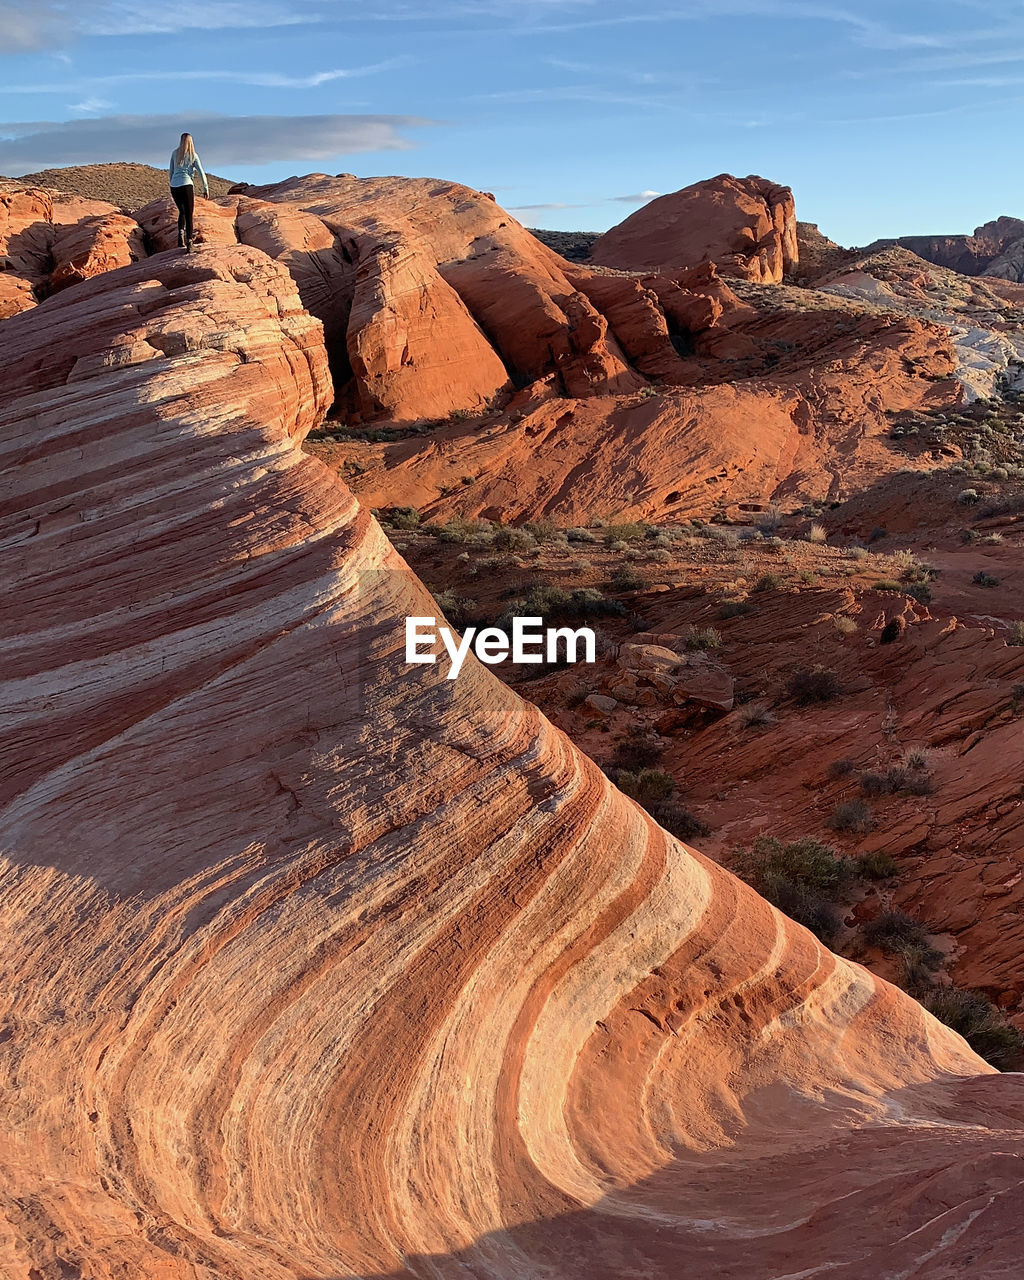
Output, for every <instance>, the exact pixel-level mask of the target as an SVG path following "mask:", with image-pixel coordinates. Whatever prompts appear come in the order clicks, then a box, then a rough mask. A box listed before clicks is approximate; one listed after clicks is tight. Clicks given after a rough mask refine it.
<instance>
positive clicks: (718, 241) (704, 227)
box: [591, 173, 799, 284]
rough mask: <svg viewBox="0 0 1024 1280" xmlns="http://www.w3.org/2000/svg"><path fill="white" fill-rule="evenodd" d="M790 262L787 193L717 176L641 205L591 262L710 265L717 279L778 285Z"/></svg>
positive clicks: (763, 183)
mask: <svg viewBox="0 0 1024 1280" xmlns="http://www.w3.org/2000/svg"><path fill="white" fill-rule="evenodd" d="M798 256H799V250H798V246H797V224H796V211H795V206H794V202H793V192H792V191H791V190H790V189H789V187H782V186H779V185H778V184H776V183H774V182H769V181H768V180H767V179H765V178H758V177H755V176H751V177H749V178H734V177H732V175H731V174H728V173H722V174H719V175H718V177H717V178H711V179H710V180H709V181H707V182H695V183H694V184H693V185H692V186H689V187H684V188H683V190H682V191H674V192H672V193H671V194H670V195H665V196H660V197H659V198H658V199H657V200H652V201H651V202H650V203H649V204H645V205H643V206H642V207H641V208H639V209H637V210H636V212H635V213H631V214H630V216H629V217H628V218H626V219H625V221H623V222H620V223H619V225H618V226H616V227H612V229H611V230H610V231H607V232H606V233H605V234H604V235H603V236H602V237H601V238H600V240H598V241H597V243H596V244H595V246H594V251H593V254H592V258H591V260H592V261H593V262H595V263H598V264H600V265H602V266H606V267H618V268H620V269H623V270H630V271H673V270H678V269H679V268H680V267H693V266H697V265H698V264H700V263H702V262H713V263H714V264H715V265H716V266H717V267H718V269H719V271H720V272H721V273H722V274H723V275H727V276H735V277H738V278H739V279H741V280H752V281H754V282H755V283H759V284H778V283H779V282H780V281H781V280H782V278H783V276H784V275H786V274H787V273H789V272H791V271H792V270H793V268H794V267H795V266H796V264H797V260H798Z"/></svg>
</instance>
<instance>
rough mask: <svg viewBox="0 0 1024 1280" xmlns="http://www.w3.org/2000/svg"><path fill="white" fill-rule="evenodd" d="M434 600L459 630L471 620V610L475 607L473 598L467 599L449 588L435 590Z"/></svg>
mask: <svg viewBox="0 0 1024 1280" xmlns="http://www.w3.org/2000/svg"><path fill="white" fill-rule="evenodd" d="M434 600H435V602H436V603H437V607H438V608H439V609H440V610H441V612H442V613H443V614H444V616H445V617H446V618H447V619H448V621H449V622H450V623H451V624H452V626H453V627H456V628H457V629H458V630H460V631H461V630H462V628H463V627H464V626H466V624H467V623H468V622H470V621H471V619H472V617H473V611H474V610H475V609H476V607H477V603H476V601H475V600H469V599H467V598H466V597H465V596H460V595H457V594H456V593H455V592H454V591H452V590H451V588H448V589H447V590H445V591H438V592H435V593H434Z"/></svg>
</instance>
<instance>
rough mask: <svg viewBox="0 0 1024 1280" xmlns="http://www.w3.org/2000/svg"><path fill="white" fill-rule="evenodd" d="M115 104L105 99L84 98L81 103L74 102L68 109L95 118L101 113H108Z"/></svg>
mask: <svg viewBox="0 0 1024 1280" xmlns="http://www.w3.org/2000/svg"><path fill="white" fill-rule="evenodd" d="M113 105H114V104H113V103H112V102H107V101H106V100H105V99H104V98H83V99H82V101H81V102H72V103H71V104H70V106H69V107H68V110H69V111H80V112H81V113H82V114H83V115H87V116H94V115H97V114H98V113H99V112H100V111H106V110H108V109H109V108H110V107H112V106H113Z"/></svg>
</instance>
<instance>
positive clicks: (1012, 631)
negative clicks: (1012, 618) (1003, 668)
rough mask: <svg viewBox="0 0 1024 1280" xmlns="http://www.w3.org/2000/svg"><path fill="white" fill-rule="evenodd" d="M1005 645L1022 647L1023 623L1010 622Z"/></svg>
mask: <svg viewBox="0 0 1024 1280" xmlns="http://www.w3.org/2000/svg"><path fill="white" fill-rule="evenodd" d="M1006 643H1007V644H1013V645H1024V622H1011V623H1010V627H1009V630H1008V632H1007V635H1006Z"/></svg>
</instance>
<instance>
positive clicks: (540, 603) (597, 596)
mask: <svg viewBox="0 0 1024 1280" xmlns="http://www.w3.org/2000/svg"><path fill="white" fill-rule="evenodd" d="M514 589H518V590H521V589H522V588H521V587H520V588H514ZM625 612H626V609H625V606H624V605H623V604H622V602H621V601H619V600H611V599H609V598H608V597H607V596H605V595H602V593H601V592H600V591H598V590H596V589H595V588H594V587H577V588H576V590H575V591H568V592H566V591H563V590H562V589H561V588H560V587H552V586H547V585H545V584H544V583H534V584H532V585H531V586H529V587H528V588H527V590H526V591H525V592H524V593H523V594H522V595H518V596H516V597H515V598H514V599H512V600H511V601H510V603H509V605H508V607H507V608H506V609H505V611H504V612H503V613H502V615H501V617H500V618H498V620H497V622H496V623H495V626H498V627H501V628H502V629H503V630H505V631H508V630H509V629H510V628H511V626H512V619H513V618H517V617H518V618H536V617H539V618H543V619H544V620H545V622H547V621H548V619H549V618H551V617H559V618H621V617H623V616H624V614H625Z"/></svg>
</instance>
